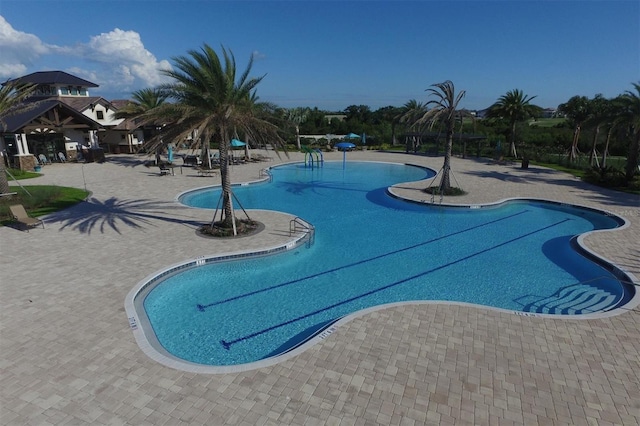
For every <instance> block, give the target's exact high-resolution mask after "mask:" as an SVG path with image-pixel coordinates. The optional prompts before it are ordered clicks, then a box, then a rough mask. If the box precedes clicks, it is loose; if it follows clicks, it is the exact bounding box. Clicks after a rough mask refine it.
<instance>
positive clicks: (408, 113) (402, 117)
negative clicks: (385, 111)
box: [395, 99, 427, 151]
mask: <svg viewBox="0 0 640 426" xmlns="http://www.w3.org/2000/svg"><path fill="white" fill-rule="evenodd" d="M426 112H427V107H426V106H425V105H424V104H423V103H422V102H418V101H417V100H415V99H410V100H409V101H408V102H407V103H405V104H404V105H403V106H402V107H401V108H400V111H399V112H398V114H397V115H396V117H395V119H396V121H397V122H398V123H400V124H404V125H405V126H407V127H409V128H413V130H416V132H417V133H419V134H422V133H423V132H424V127H425V123H423V122H420V119H421V118H422V117H423V116H424V114H425V113H426ZM411 143H412V145H413V148H414V149H415V147H416V143H419V140H416V137H415V136H412V141H411ZM410 148H411V147H410V146H409V142H408V141H407V151H408V150H409V149H410Z"/></svg>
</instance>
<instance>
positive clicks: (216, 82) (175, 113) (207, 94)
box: [144, 44, 282, 235]
mask: <svg viewBox="0 0 640 426" xmlns="http://www.w3.org/2000/svg"><path fill="white" fill-rule="evenodd" d="M174 62H175V69H174V70H163V71H162V72H163V73H164V74H165V75H167V76H168V77H171V78H172V79H173V80H175V82H173V83H169V84H167V85H165V86H163V87H162V90H163V91H165V93H166V94H167V95H168V97H169V98H171V99H174V100H175V103H163V104H162V105H160V106H158V107H156V108H154V109H152V110H151V111H149V112H148V113H146V114H144V116H145V117H146V118H147V119H158V120H164V122H165V123H169V124H168V125H167V126H166V130H164V131H163V137H164V138H167V139H168V140H184V139H185V138H186V137H187V136H189V135H191V134H194V133H195V134H196V135H197V137H199V138H201V143H202V144H203V148H204V150H205V151H208V149H209V144H210V143H211V142H213V143H217V145H218V150H219V153H220V176H221V180H222V201H223V206H222V219H221V221H220V222H219V223H217V224H216V225H217V226H220V227H224V228H228V229H233V232H234V235H235V234H236V220H235V216H234V212H233V202H232V191H231V179H230V175H229V167H228V155H229V148H230V145H229V144H230V140H231V137H232V136H234V135H236V134H238V133H242V134H244V135H245V137H247V138H251V140H252V141H257V142H262V141H264V142H265V143H280V144H281V143H282V139H281V138H280V136H279V134H278V132H277V127H276V126H274V125H273V124H271V123H269V122H268V121H266V120H265V119H263V118H261V117H259V116H258V108H256V101H257V97H256V96H255V88H256V86H257V85H258V83H260V81H262V79H263V77H264V76H263V77H258V78H250V77H249V73H250V72H251V67H252V65H253V58H250V59H249V63H248V65H247V68H246V69H245V70H244V71H243V72H242V73H241V74H240V75H237V69H236V61H235V57H234V56H233V53H232V52H231V51H227V50H226V49H225V48H224V47H222V56H221V57H219V56H218V54H217V53H216V52H215V51H214V50H213V49H212V48H211V47H210V46H209V45H208V44H204V46H203V47H202V49H201V50H190V51H189V52H188V56H179V57H177V58H174ZM156 143H157V138H156ZM213 220H215V216H214V218H213ZM213 225H214V224H213V223H212V226H213Z"/></svg>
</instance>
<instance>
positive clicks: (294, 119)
mask: <svg viewBox="0 0 640 426" xmlns="http://www.w3.org/2000/svg"><path fill="white" fill-rule="evenodd" d="M308 115H309V108H300V107H299V108H290V109H287V110H285V117H286V119H287V120H288V121H290V122H291V123H293V125H294V126H295V128H296V146H297V148H298V150H300V149H302V147H301V146H300V124H302V123H304V121H305V120H306V119H307V116H308Z"/></svg>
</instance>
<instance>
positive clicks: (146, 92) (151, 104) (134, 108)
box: [114, 88, 168, 164]
mask: <svg viewBox="0 0 640 426" xmlns="http://www.w3.org/2000/svg"><path fill="white" fill-rule="evenodd" d="M131 97H132V98H133V100H132V101H129V102H128V103H127V104H126V105H125V106H124V107H123V108H120V109H119V110H118V111H116V112H115V114H114V117H115V118H123V119H125V120H136V119H138V118H139V117H143V116H144V114H145V113H147V112H149V111H151V110H153V109H154V108H158V107H160V106H161V105H162V104H164V103H165V101H166V100H167V97H168V95H167V93H165V92H163V91H162V90H161V89H159V88H152V89H150V88H147V89H141V90H136V91H134V92H133V93H131ZM136 124H137V125H140V126H144V125H145V124H147V125H148V124H155V123H151V122H145V121H144V120H142V121H141V122H136ZM153 128H154V129H156V128H162V126H155V125H154V126H153ZM156 133H157V131H155V130H154V131H152V132H151V134H150V135H145V139H146V136H150V138H153V136H155V135H156ZM159 142H160V143H159V144H158V146H156V147H155V152H156V163H158V164H160V153H161V150H162V140H159Z"/></svg>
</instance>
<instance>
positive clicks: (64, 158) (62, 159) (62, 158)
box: [58, 151, 67, 163]
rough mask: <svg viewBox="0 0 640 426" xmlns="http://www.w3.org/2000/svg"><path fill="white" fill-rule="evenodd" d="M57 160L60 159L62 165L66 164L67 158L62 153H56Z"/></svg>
mask: <svg viewBox="0 0 640 426" xmlns="http://www.w3.org/2000/svg"><path fill="white" fill-rule="evenodd" d="M58 158H59V159H60V161H62V162H63V163H66V162H67V157H66V156H65V155H64V153H63V152H62V151H60V152H59V153H58Z"/></svg>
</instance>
